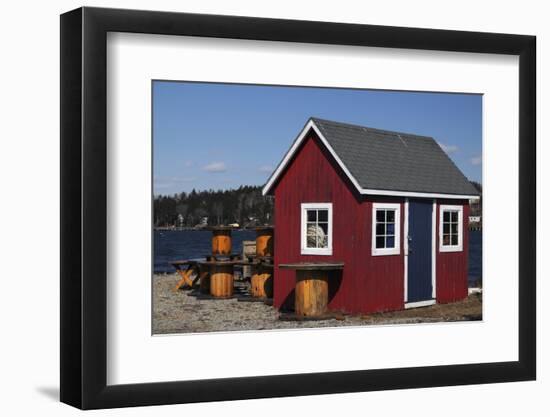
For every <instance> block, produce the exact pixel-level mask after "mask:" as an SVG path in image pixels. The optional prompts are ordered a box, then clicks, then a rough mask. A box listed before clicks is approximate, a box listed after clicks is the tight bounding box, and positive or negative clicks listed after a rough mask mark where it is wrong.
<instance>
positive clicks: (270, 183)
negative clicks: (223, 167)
mask: <svg viewBox="0 0 550 417" xmlns="http://www.w3.org/2000/svg"><path fill="white" fill-rule="evenodd" d="M310 129H313V131H314V132H315V133H316V134H317V136H318V137H319V139H321V142H323V145H325V147H326V148H327V149H328V151H329V152H330V154H331V155H332V157H333V158H334V159H335V160H336V162H337V163H338V165H339V166H340V168H342V170H343V171H344V173H345V174H346V176H347V177H348V178H349V180H350V181H351V182H352V183H353V185H354V186H355V188H356V189H357V191H358V192H359V193H360V194H368V195H390V196H396V197H419V198H422V197H423V198H447V199H459V200H477V199H479V196H477V195H458V194H441V193H423V192H412V191H395V190H376V189H370V188H362V187H361V186H360V185H359V183H358V182H357V180H356V179H355V177H354V176H353V175H352V174H351V172H350V171H349V170H348V168H347V167H346V166H345V165H344V163H343V162H342V160H341V159H340V158H339V157H338V155H337V154H336V152H335V151H334V149H333V148H332V146H330V144H329V142H328V140H326V138H325V137H324V136H323V134H322V133H321V131H320V130H319V128H318V127H317V126H316V125H315V122H314V121H313V120H311V119H310V120H309V121H308V122H307V123H306V125H305V126H304V128H303V129H302V131H301V132H300V134H299V135H298V137H297V138H296V139H295V140H294V143H293V144H292V145H291V147H290V149H289V150H288V151H287V153H286V154H285V156H284V157H283V160H282V161H281V162H280V163H279V165H278V166H277V168H276V169H275V171H273V173H272V174H271V176H270V177H269V179H268V180H267V182H266V184H265V185H264V187H263V188H262V195H266V194H268V193H269V191H271V188H272V187H273V185H274V184H275V182H276V181H277V178H279V176H280V175H281V173H282V172H283V170H284V169H285V167H286V166H287V165H288V163H289V162H290V160H291V159H292V157H293V156H294V154H295V153H296V151H297V150H298V148H299V147H300V145H301V143H302V142H303V140H304V139H305V138H306V136H307V133H308V132H309V131H310Z"/></svg>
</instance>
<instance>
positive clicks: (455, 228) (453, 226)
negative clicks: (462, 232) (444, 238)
mask: <svg viewBox="0 0 550 417" xmlns="http://www.w3.org/2000/svg"><path fill="white" fill-rule="evenodd" d="M451 233H454V234H455V235H456V234H458V223H453V224H451Z"/></svg>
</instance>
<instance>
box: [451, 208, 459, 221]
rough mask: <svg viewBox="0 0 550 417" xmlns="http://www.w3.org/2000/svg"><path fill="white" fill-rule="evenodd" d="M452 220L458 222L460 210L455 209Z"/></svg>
mask: <svg viewBox="0 0 550 417" xmlns="http://www.w3.org/2000/svg"><path fill="white" fill-rule="evenodd" d="M451 221H452V222H453V223H457V222H458V211H453V212H451Z"/></svg>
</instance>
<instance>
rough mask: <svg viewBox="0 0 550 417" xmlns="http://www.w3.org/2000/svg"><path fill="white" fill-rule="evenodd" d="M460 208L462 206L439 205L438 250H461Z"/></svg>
mask: <svg viewBox="0 0 550 417" xmlns="http://www.w3.org/2000/svg"><path fill="white" fill-rule="evenodd" d="M462 210H463V209H462V206H450V205H442V206H440V208H439V251H440V252H462Z"/></svg>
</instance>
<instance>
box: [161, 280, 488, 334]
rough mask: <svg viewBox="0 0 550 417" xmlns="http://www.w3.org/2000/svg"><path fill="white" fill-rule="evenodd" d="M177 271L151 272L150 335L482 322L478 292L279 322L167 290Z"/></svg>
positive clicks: (267, 313) (233, 304) (263, 308)
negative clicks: (406, 306)
mask: <svg viewBox="0 0 550 417" xmlns="http://www.w3.org/2000/svg"><path fill="white" fill-rule="evenodd" d="M178 279H179V276H178V275H177V274H155V275H154V276H153V333H154V334H169V333H202V332H227V331H235V330H237V331H243V330H270V329H296V328H311V327H341V326H364V325H373V324H378V325H387V324H411V323H434V322H442V321H444V322H451V321H465V320H481V297H482V296H481V294H472V295H470V296H469V297H468V298H467V299H466V300H464V301H461V302H458V303H452V304H442V305H433V306H430V307H424V308H416V309H410V310H403V311H395V312H387V313H376V314H369V315H357V316H351V315H343V316H341V317H338V319H330V320H320V321H281V320H279V312H278V311H277V310H276V309H275V308H273V307H271V306H268V305H266V304H264V303H249V302H248V303H247V302H239V301H237V300H236V299H230V300H201V299H197V298H196V297H193V296H190V295H189V292H188V291H184V290H180V291H177V292H172V288H173V287H174V285H175V284H176V282H177V281H178Z"/></svg>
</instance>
